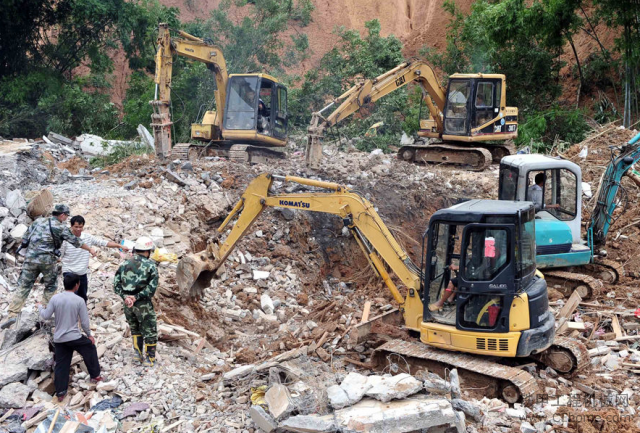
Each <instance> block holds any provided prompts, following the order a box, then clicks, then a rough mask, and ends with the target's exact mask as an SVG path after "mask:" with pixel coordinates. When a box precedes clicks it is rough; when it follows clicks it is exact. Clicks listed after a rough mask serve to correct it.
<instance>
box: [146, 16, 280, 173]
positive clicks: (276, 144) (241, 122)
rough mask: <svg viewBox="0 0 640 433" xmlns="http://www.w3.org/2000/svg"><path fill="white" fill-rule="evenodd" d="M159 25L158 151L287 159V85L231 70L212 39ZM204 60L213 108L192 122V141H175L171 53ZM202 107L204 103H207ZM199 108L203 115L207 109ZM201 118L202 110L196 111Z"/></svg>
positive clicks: (155, 109) (155, 114)
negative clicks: (212, 83) (174, 33)
mask: <svg viewBox="0 0 640 433" xmlns="http://www.w3.org/2000/svg"><path fill="white" fill-rule="evenodd" d="M177 33H178V34H179V36H180V37H172V36H171V33H170V29H169V26H168V25H167V24H160V25H159V31H158V41H157V43H158V51H157V53H156V73H155V83H156V89H155V96H154V99H153V101H151V102H150V104H151V106H152V107H153V114H152V115H151V122H152V123H151V127H152V128H153V136H154V138H155V148H156V155H158V157H159V158H161V159H164V158H167V157H168V156H169V155H171V156H173V157H177V158H180V159H182V160H194V159H196V158H197V157H198V156H207V155H209V156H224V157H227V158H229V159H231V160H234V161H238V162H248V163H255V162H262V163H266V162H268V161H270V160H272V159H280V158H284V153H283V152H279V151H277V150H276V149H277V148H282V147H284V146H286V144H287V88H286V87H285V86H283V85H282V84H280V83H279V82H278V80H277V79H275V78H274V77H272V76H270V75H268V74H231V75H229V74H228V72H227V65H226V62H225V59H224V56H223V55H222V50H220V48H218V47H216V46H215V45H213V44H212V43H210V42H207V41H205V40H203V39H200V38H197V37H195V36H192V35H190V34H188V33H186V32H183V31H177ZM174 55H178V56H183V57H186V58H188V59H191V60H195V61H198V62H202V63H205V64H206V65H207V68H208V69H209V70H210V71H211V72H212V73H213V75H214V77H215V81H216V90H215V91H214V95H213V98H214V99H215V108H216V109H215V110H205V111H204V114H203V116H202V118H201V119H200V122H199V123H194V124H192V125H191V139H192V140H194V141H195V142H194V143H179V144H177V145H175V146H173V148H172V145H171V127H172V125H173V122H172V121H171V79H172V77H171V75H172V69H173V56H174ZM203 108H204V107H203ZM203 108H201V113H202V111H203ZM198 118H200V114H198Z"/></svg>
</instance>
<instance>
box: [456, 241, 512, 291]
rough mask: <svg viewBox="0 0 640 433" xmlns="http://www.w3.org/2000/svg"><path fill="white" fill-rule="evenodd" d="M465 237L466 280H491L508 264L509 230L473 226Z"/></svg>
mask: <svg viewBox="0 0 640 433" xmlns="http://www.w3.org/2000/svg"><path fill="white" fill-rule="evenodd" d="M468 233H469V236H468V237H467V239H465V249H466V254H465V260H466V263H465V267H464V279H465V280H466V281H491V280H493V279H494V278H495V277H496V275H498V273H500V271H501V270H502V269H504V268H505V267H506V266H507V265H508V264H509V257H510V251H509V242H508V240H509V232H508V231H507V230H504V229H494V228H492V229H487V228H474V229H472V230H470V231H469V232H468Z"/></svg>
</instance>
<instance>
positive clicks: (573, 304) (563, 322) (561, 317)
mask: <svg viewBox="0 0 640 433" xmlns="http://www.w3.org/2000/svg"><path fill="white" fill-rule="evenodd" d="M581 301H582V297H581V296H580V294H579V293H578V292H577V291H574V292H573V293H571V296H570V297H569V299H568V300H567V303H566V304H564V306H563V307H562V309H560V312H559V313H558V316H557V317H556V319H557V321H558V323H559V324H560V325H559V326H558V330H557V334H558V335H562V334H564V333H565V332H566V331H567V330H568V329H569V325H568V324H567V322H568V320H569V317H570V316H571V315H572V314H573V312H574V311H575V310H576V308H578V305H579V304H580V302H581Z"/></svg>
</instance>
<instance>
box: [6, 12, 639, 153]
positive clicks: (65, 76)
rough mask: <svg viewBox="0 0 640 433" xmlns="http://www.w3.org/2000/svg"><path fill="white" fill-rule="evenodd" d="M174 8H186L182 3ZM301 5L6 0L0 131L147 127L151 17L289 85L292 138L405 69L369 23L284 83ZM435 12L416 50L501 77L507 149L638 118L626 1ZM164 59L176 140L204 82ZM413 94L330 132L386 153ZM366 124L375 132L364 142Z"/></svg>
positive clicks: (406, 127)
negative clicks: (582, 46)
mask: <svg viewBox="0 0 640 433" xmlns="http://www.w3.org/2000/svg"><path fill="white" fill-rule="evenodd" d="M187 5H188V6H189V5H190V6H189V7H194V5H195V3H194V2H193V1H190V0H187ZM313 9H314V7H313V3H312V1H311V0H284V1H280V0H223V1H222V3H221V4H220V5H219V7H218V8H216V9H215V10H214V11H213V12H212V13H211V15H210V16H208V17H205V18H203V19H200V20H196V21H193V22H188V23H183V22H180V20H179V16H178V10H177V9H175V8H167V7H165V6H162V5H160V3H159V2H158V0H129V1H125V0H59V1H56V2H45V1H42V0H24V1H23V2H15V1H5V2H3V14H0V46H1V47H3V48H5V49H2V50H0V135H3V136H9V137H12V136H13V137H36V136H40V135H42V134H45V133H47V132H48V131H49V130H55V131H56V132H59V133H62V134H66V135H70V136H73V135H77V134H80V133H85V132H86V133H94V134H98V135H101V136H103V137H105V138H132V137H135V136H136V135H137V134H136V128H137V125H138V124H144V125H148V124H149V122H150V115H151V107H150V105H149V104H148V102H149V101H150V100H151V99H153V96H154V95H153V91H154V85H153V79H152V74H153V71H154V68H155V63H154V53H155V47H154V43H155V38H156V31H157V24H158V23H159V22H168V23H169V26H170V27H171V28H172V29H182V30H185V31H187V32H189V33H191V34H194V35H196V36H199V37H201V38H205V39H206V40H209V41H211V42H213V43H215V44H217V45H218V46H220V47H221V49H222V50H223V52H224V54H225V59H226V60H227V66H228V69H229V71H230V72H232V73H233V72H236V73H245V72H266V73H269V74H272V75H274V76H276V77H278V78H279V79H281V80H282V81H283V82H284V83H285V84H287V85H288V86H289V110H288V111H289V125H290V127H291V128H293V129H294V130H295V129H301V130H304V129H306V126H307V125H308V122H309V120H310V116H311V113H312V112H313V111H316V110H318V109H320V108H322V107H324V106H325V105H326V104H327V103H328V102H329V101H331V100H332V99H333V98H335V97H337V96H339V95H340V94H341V93H343V92H344V91H345V90H346V89H348V88H350V87H351V86H353V85H354V84H355V83H356V82H357V81H358V80H361V79H365V78H374V77H376V76H378V75H379V74H381V73H383V72H385V71H387V70H389V69H391V68H393V67H395V66H396V65H397V64H399V63H401V62H402V61H404V55H403V46H402V43H401V41H400V40H399V39H398V38H397V37H395V36H393V35H389V36H385V37H383V36H381V26H380V23H379V22H378V21H377V20H373V21H369V22H367V23H365V31H364V32H363V33H362V34H360V33H359V32H358V31H355V30H352V29H346V28H337V29H335V30H334V32H335V34H336V35H337V36H338V43H337V44H336V45H335V46H334V48H333V49H331V50H330V51H329V52H327V53H325V54H324V56H323V57H322V59H321V60H320V63H319V65H318V67H317V68H315V69H311V70H309V71H308V72H306V73H305V74H304V76H302V77H301V76H296V75H289V74H288V73H287V71H290V70H292V67H295V66H296V65H299V64H300V61H302V60H304V59H305V58H308V56H309V43H308V39H307V35H306V34H305V31H304V30H305V27H306V26H307V25H308V24H309V23H310V22H311V20H312V17H313ZM236 11H238V12H239V13H235V12H236ZM444 11H445V12H446V13H447V14H448V17H449V18H450V22H449V25H448V30H447V44H446V48H445V49H444V50H443V51H442V52H436V51H434V50H427V49H425V50H423V51H422V54H423V55H424V57H426V59H427V60H428V61H430V62H432V63H433V64H434V66H436V67H437V68H438V69H440V70H441V71H442V72H444V76H443V80H444V79H446V75H447V74H451V73H454V72H487V73H489V72H495V73H504V74H505V75H506V76H507V77H508V84H509V88H508V89H509V90H508V92H507V96H508V101H507V103H508V105H512V106H517V107H518V108H519V112H520V133H519V138H518V140H517V144H518V145H520V146H524V145H528V146H531V147H532V148H533V149H534V150H536V151H545V150H549V149H550V148H552V147H553V146H554V145H555V146H558V145H562V144H563V143H573V142H576V141H580V140H581V139H582V137H584V134H585V133H586V131H588V126H587V122H586V119H587V118H591V119H593V120H595V121H596V122H601V123H606V122H610V121H613V120H621V121H622V122H623V123H624V125H626V126H630V125H632V124H633V123H634V122H636V121H637V120H638V119H639V118H640V111H639V105H640V104H638V95H639V94H640V88H639V87H638V80H636V76H637V74H638V72H639V69H640V48H638V47H640V44H639V42H640V32H638V31H637V29H636V28H637V25H636V21H637V16H638V15H639V13H640V3H639V2H637V1H635V0H591V1H585V0H501V1H495V0H478V1H476V2H474V3H473V4H472V7H471V10H470V12H469V13H468V14H465V13H462V11H461V10H460V9H459V8H458V7H457V6H456V2H455V1H453V0H445V2H444ZM603 27H604V28H606V29H607V31H609V32H613V33H614V34H615V35H617V37H616V39H615V43H614V44H613V46H605V44H603V43H602V41H601V39H600V36H599V34H598V31H600V32H602V30H597V29H602V28H603ZM292 30H293V31H292ZM578 37H580V38H584V37H587V38H591V39H592V40H593V41H595V44H594V46H595V47H596V48H595V49H594V50H593V52H591V53H588V54H586V55H585V54H584V53H580V55H578V51H577V49H576V44H575V41H576V38H578ZM7 47H9V49H6V48H7ZM117 51H120V52H122V53H124V56H125V59H126V62H127V64H128V66H129V68H130V69H131V71H132V72H131V74H130V75H129V78H128V90H127V94H126V97H125V99H124V101H123V103H122V107H117V106H115V105H114V104H113V103H112V102H111V95H110V93H111V91H112V89H111V84H110V83H111V82H112V81H113V80H112V78H113V77H112V74H113V71H114V60H113V58H114V54H115V53H116V52H117ZM565 53H569V54H570V55H571V56H572V58H571V59H570V60H571V63H572V65H573V66H572V67H571V68H570V69H569V71H570V73H571V74H572V76H573V79H574V82H577V83H579V85H578V88H577V89H576V90H575V92H571V93H573V94H569V93H566V89H564V91H565V93H564V94H563V84H564V83H563V82H564V81H565V77H563V76H561V73H565V71H566V70H565V69H563V68H564V67H565V66H566V63H565V62H566V59H567V58H566V56H563V54H565ZM563 59H565V60H563ZM174 62H175V63H174V76H173V82H172V95H173V97H172V101H173V120H174V129H175V130H174V134H173V136H174V139H175V140H176V141H186V140H188V138H189V128H190V124H191V123H192V122H194V121H197V120H199V116H201V115H202V114H203V113H204V110H206V109H213V108H215V102H214V100H213V90H214V89H215V81H214V77H213V76H212V74H211V72H210V71H209V70H208V69H207V68H206V67H205V66H204V65H203V64H200V63H197V62H195V63H194V62H188V61H186V60H185V59H184V58H176V59H175V60H174ZM294 69H295V68H294ZM421 99H422V94H421V91H420V90H419V89H417V88H416V86H408V87H407V88H403V89H401V90H399V91H397V92H394V93H392V94H390V95H388V96H386V97H384V98H382V99H380V100H379V101H377V102H376V103H375V104H370V106H367V107H363V108H362V109H361V110H360V112H358V113H356V114H355V115H354V116H352V117H350V118H349V119H346V120H345V121H343V122H341V123H340V124H339V125H338V127H336V128H334V130H333V131H330V133H334V134H335V137H345V136H346V137H359V139H358V140H357V141H356V143H357V146H358V147H360V148H361V149H363V150H369V149H372V148H385V149H386V148H387V147H388V146H389V145H391V144H394V145H397V143H398V140H399V138H400V134H401V133H402V132H403V131H404V132H407V133H408V134H412V133H414V132H415V131H417V129H418V127H419V122H418V120H419V113H420V111H421V102H422V101H421ZM580 107H582V108H581V109H580ZM422 110H424V107H422ZM587 113H588V114H587ZM377 122H384V126H383V127H381V128H379V130H378V134H377V135H376V136H375V137H366V138H365V137H364V133H365V131H366V130H367V129H368V128H369V127H370V126H371V125H373V124H374V123H377ZM341 142H344V141H341ZM126 152H128V150H127V151H126ZM126 152H125V151H119V153H120V154H124V153H126Z"/></svg>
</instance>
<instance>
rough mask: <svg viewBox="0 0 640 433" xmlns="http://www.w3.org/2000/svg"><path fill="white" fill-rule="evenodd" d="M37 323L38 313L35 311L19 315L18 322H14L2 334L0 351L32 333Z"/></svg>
mask: <svg viewBox="0 0 640 433" xmlns="http://www.w3.org/2000/svg"><path fill="white" fill-rule="evenodd" d="M38 321H39V313H38V312H37V311H28V310H26V311H24V312H23V313H22V314H20V320H18V321H17V322H16V324H15V325H13V327H12V328H11V329H9V330H8V331H7V332H6V333H5V334H4V339H3V340H2V346H0V349H2V350H4V349H8V348H10V347H11V346H13V345H15V344H16V343H19V342H20V341H22V340H24V339H25V338H27V337H28V336H29V335H31V334H32V333H33V330H34V329H35V328H36V325H37V324H38Z"/></svg>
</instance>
